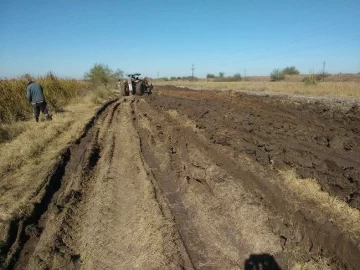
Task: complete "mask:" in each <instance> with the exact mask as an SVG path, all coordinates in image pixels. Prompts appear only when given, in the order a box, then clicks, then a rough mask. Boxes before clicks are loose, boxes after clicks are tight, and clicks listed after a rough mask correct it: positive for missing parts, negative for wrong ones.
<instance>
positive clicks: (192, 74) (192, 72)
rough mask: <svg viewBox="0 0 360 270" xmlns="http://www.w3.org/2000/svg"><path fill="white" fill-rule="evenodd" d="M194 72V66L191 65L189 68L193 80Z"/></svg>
mask: <svg viewBox="0 0 360 270" xmlns="http://www.w3.org/2000/svg"><path fill="white" fill-rule="evenodd" d="M194 70H195V65H194V64H192V66H191V78H193V79H194Z"/></svg>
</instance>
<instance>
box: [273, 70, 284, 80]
mask: <svg viewBox="0 0 360 270" xmlns="http://www.w3.org/2000/svg"><path fill="white" fill-rule="evenodd" d="M284 79H285V74H284V73H283V72H282V70H280V69H274V70H273V72H271V74H270V80H271V81H272V82H277V81H281V80H284Z"/></svg>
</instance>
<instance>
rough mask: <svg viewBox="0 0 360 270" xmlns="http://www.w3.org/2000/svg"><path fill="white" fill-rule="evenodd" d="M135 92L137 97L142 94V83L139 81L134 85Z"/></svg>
mask: <svg viewBox="0 0 360 270" xmlns="http://www.w3.org/2000/svg"><path fill="white" fill-rule="evenodd" d="M135 92H136V94H137V95H139V96H141V95H143V94H144V83H143V82H142V81H140V82H138V83H137V84H136V89H135Z"/></svg>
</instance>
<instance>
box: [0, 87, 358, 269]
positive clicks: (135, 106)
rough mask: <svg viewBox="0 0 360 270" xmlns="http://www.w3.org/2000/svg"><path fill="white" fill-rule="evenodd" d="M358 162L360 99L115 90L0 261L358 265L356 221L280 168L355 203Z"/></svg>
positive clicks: (35, 265)
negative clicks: (331, 210) (285, 177)
mask: <svg viewBox="0 0 360 270" xmlns="http://www.w3.org/2000/svg"><path fill="white" fill-rule="evenodd" d="M359 165H360V110H359V107H357V106H353V107H352V108H351V109H347V110H345V111H344V110H341V109H339V108H335V107H332V106H329V105H325V104H322V103H321V102H316V103H308V102H300V101H297V102H294V101H291V100H284V99H281V98H279V97H273V98H272V97H259V96H250V95H244V94H239V93H229V92H216V91H192V90H188V89H176V88H170V87H163V88H160V89H158V90H157V92H155V93H154V94H153V95H152V96H143V97H125V98H119V99H118V100H115V101H113V102H109V103H108V104H106V105H104V107H103V109H102V110H101V111H100V112H99V113H98V115H97V116H96V118H95V119H94V120H93V121H92V122H90V123H89V125H88V127H87V129H86V131H85V132H84V134H83V136H82V137H81V138H79V139H78V140H77V141H76V142H74V143H73V144H72V145H71V146H70V147H69V148H68V149H67V150H66V151H65V152H64V153H63V154H62V155H61V159H60V161H59V162H58V164H57V165H56V167H55V168H54V170H53V171H52V172H51V177H49V182H48V183H47V185H46V186H45V187H44V190H45V191H44V196H43V199H42V200H41V201H40V202H38V204H37V205H36V207H35V208H34V211H33V212H32V213H31V215H29V216H24V217H23V218H22V219H21V220H15V221H13V223H12V226H10V229H9V233H8V234H9V237H8V243H7V245H6V246H4V247H2V250H1V254H0V255H1V258H2V261H1V264H2V267H3V268H8V269H80V268H82V269H280V268H281V269H288V268H290V267H292V266H294V265H296V264H298V265H306V264H314V265H316V264H317V263H318V264H319V265H320V264H321V265H326V267H328V268H330V269H360V257H359V254H360V240H359V239H360V233H359V231H358V230H357V229H358V228H354V230H350V231H349V230H348V229H344V228H343V224H342V223H341V222H340V221H339V220H335V219H330V218H329V216H327V215H326V213H324V212H323V211H322V208H321V207H322V206H320V205H317V203H316V202H315V201H311V200H308V199H306V198H304V197H302V196H299V194H297V193H296V192H295V191H292V190H289V189H287V188H286V187H285V185H284V184H283V182H282V180H281V176H280V174H279V172H280V171H284V170H288V169H294V170H295V172H296V175H297V177H298V178H300V179H301V178H314V179H317V181H318V182H319V184H320V186H321V191H325V192H327V193H329V194H330V196H334V197H337V198H339V199H340V200H342V201H343V202H345V203H346V204H347V205H348V206H349V207H352V208H354V209H360V194H359V184H360V177H359V176H360V166H359ZM347 228H348V227H347ZM324 262H325V263H324ZM256 267H261V268H256Z"/></svg>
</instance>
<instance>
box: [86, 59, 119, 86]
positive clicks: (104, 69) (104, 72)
mask: <svg viewBox="0 0 360 270" xmlns="http://www.w3.org/2000/svg"><path fill="white" fill-rule="evenodd" d="M123 74H124V73H123V71H122V70H120V69H118V70H117V71H116V72H114V71H113V70H112V69H110V68H109V67H108V66H107V65H104V64H94V66H93V67H92V68H91V69H90V70H89V71H88V72H86V73H85V74H84V79H85V80H87V81H90V82H92V83H93V84H94V85H105V86H108V85H109V84H111V83H115V82H116V81H117V80H118V79H120V78H121V77H122V76H123Z"/></svg>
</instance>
